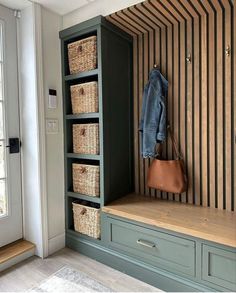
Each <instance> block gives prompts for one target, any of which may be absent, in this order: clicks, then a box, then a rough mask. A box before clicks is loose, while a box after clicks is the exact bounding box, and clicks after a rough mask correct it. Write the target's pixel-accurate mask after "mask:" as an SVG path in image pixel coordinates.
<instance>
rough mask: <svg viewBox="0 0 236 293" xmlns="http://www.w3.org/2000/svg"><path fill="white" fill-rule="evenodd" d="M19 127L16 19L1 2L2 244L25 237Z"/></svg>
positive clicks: (0, 155)
mask: <svg viewBox="0 0 236 293" xmlns="http://www.w3.org/2000/svg"><path fill="white" fill-rule="evenodd" d="M19 129H20V127H19V104H18V78H17V29H16V18H15V16H14V11H13V10H11V9H8V8H5V7H3V6H1V5H0V247H1V246H3V245H6V244H8V243H11V242H13V241H15V240H17V239H20V238H22V201H21V166H20V152H19V151H18V150H17V149H18V143H17V139H18V138H19V137H20V135H19ZM12 138H13V139H12ZM14 138H15V139H14Z"/></svg>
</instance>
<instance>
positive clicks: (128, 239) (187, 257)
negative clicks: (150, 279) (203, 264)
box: [108, 217, 195, 276]
mask: <svg viewBox="0 0 236 293" xmlns="http://www.w3.org/2000/svg"><path fill="white" fill-rule="evenodd" d="M108 219H109V229H110V231H109V240H108V241H109V246H111V247H112V248H115V249H117V250H119V251H122V252H126V254H128V255H129V256H132V257H135V258H136V259H139V260H142V261H144V262H146V263H148V264H151V265H153V266H155V267H160V268H163V269H166V270H168V271H171V272H179V273H183V274H186V275H190V276H195V242H194V241H192V240H187V239H184V238H182V237H176V236H174V235H170V234H166V233H163V232H158V231H155V230H152V229H148V228H144V227H141V226H138V225H135V224H131V223H127V222H123V221H120V220H117V219H114V218H110V217H109V218H108Z"/></svg>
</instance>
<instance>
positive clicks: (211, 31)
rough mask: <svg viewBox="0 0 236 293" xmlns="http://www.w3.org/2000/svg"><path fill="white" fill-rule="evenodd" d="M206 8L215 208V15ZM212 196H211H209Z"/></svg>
mask: <svg viewBox="0 0 236 293" xmlns="http://www.w3.org/2000/svg"><path fill="white" fill-rule="evenodd" d="M204 5H205V8H206V10H207V12H208V18H209V26H208V47H209V49H208V66H209V67H208V88H209V89H208V94H209V96H208V103H209V104H208V109H209V118H208V119H209V120H208V127H209V134H208V140H209V141H208V145H209V175H208V176H209V191H208V197H209V205H210V207H212V208H215V206H216V201H215V195H216V188H215V184H216V182H215V178H216V164H215V162H216V151H215V145H216V133H215V100H216V93H215V73H216V71H215V70H216V68H215V13H214V9H213V8H212V7H211V5H210V4H209V2H208V0H206V1H204ZM209 195H210V196H209Z"/></svg>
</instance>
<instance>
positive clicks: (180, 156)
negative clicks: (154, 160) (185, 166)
mask: <svg viewBox="0 0 236 293" xmlns="http://www.w3.org/2000/svg"><path fill="white" fill-rule="evenodd" d="M167 130H168V132H169V134H170V138H171V142H172V147H173V150H174V153H175V155H176V159H177V160H179V159H182V158H183V156H182V155H181V153H180V152H179V150H178V145H177V142H176V140H175V137H174V134H173V132H172V131H171V128H170V124H169V123H168V125H167Z"/></svg>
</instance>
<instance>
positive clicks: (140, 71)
mask: <svg viewBox="0 0 236 293" xmlns="http://www.w3.org/2000/svg"><path fill="white" fill-rule="evenodd" d="M138 64H139V69H138V81H139V89H138V93H139V105H140V106H139V117H138V121H140V117H141V111H142V96H143V88H144V83H143V35H139V36H138ZM139 166H140V169H139V180H140V193H141V194H145V186H144V184H145V173H144V166H145V159H143V158H140V164H139Z"/></svg>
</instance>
